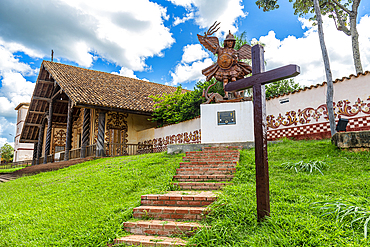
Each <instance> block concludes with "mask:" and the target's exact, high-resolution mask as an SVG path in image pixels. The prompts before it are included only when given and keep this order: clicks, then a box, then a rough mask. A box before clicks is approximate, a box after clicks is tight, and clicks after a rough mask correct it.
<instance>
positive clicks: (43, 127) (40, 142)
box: [36, 120, 45, 165]
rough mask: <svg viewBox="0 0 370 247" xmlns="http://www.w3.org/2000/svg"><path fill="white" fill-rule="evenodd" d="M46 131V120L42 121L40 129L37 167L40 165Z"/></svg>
mask: <svg viewBox="0 0 370 247" xmlns="http://www.w3.org/2000/svg"><path fill="white" fill-rule="evenodd" d="M44 129H45V120H43V121H42V124H41V126H40V127H39V140H38V142H37V159H36V165H38V164H40V158H41V152H42V145H43V142H44Z"/></svg>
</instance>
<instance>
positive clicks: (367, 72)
mask: <svg viewBox="0 0 370 247" xmlns="http://www.w3.org/2000/svg"><path fill="white" fill-rule="evenodd" d="M368 74H370V71H365V72H364V73H358V74H357V75H354V74H351V75H350V76H344V77H342V78H341V79H336V80H335V81H333V83H334V84H335V83H337V82H341V81H344V80H345V79H347V80H351V79H352V78H357V77H360V76H365V75H368ZM325 85H326V81H324V82H323V83H319V84H316V85H311V86H308V87H304V88H301V89H298V90H295V91H293V92H289V93H284V94H279V95H276V96H272V97H269V98H268V99H267V100H271V99H275V98H279V97H283V96H288V95H289V94H295V93H299V92H301V91H306V90H311V89H313V88H318V87H323V86H325Z"/></svg>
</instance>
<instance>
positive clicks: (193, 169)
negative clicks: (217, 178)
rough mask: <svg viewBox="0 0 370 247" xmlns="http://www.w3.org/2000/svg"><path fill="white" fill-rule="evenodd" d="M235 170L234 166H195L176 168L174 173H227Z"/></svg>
mask: <svg viewBox="0 0 370 247" xmlns="http://www.w3.org/2000/svg"><path fill="white" fill-rule="evenodd" d="M234 172H236V168H235V167H227V166H226V167H225V166H222V167H217V168H216V167H204V166H202V167H197V166H193V167H191V168H188V167H187V168H177V169H176V175H228V174H233V173H234Z"/></svg>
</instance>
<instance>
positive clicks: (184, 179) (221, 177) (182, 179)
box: [173, 175, 234, 182]
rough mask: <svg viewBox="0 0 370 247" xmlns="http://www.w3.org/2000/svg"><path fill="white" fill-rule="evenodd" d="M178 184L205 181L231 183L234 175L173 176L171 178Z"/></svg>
mask: <svg viewBox="0 0 370 247" xmlns="http://www.w3.org/2000/svg"><path fill="white" fill-rule="evenodd" d="M173 178H174V179H176V181H179V182H206V181H217V182H222V181H231V180H232V179H233V178H234V175H175V176H173Z"/></svg>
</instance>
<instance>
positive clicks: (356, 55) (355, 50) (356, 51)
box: [349, 3, 363, 74]
mask: <svg viewBox="0 0 370 247" xmlns="http://www.w3.org/2000/svg"><path fill="white" fill-rule="evenodd" d="M357 8H358V4H355V3H354V4H353V9H352V11H351V13H350V15H349V20H350V31H351V38H352V55H353V62H354V63H355V69H356V74H358V73H362V72H363V70H362V65H361V58H360V47H359V44H358V32H357V23H356V21H357V20H356V19H357Z"/></svg>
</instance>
